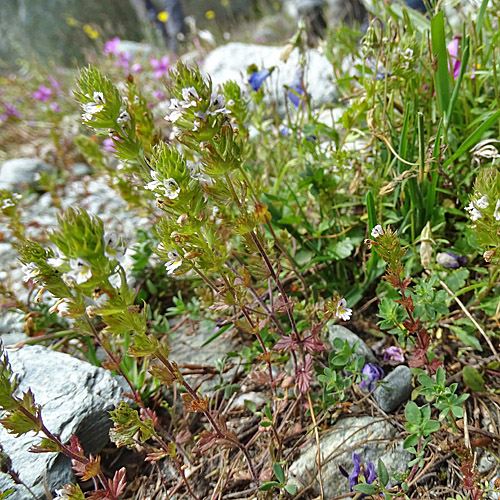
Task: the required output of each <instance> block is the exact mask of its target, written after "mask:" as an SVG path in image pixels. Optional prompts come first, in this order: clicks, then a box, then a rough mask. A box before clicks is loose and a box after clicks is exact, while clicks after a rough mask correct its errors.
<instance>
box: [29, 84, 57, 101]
mask: <svg viewBox="0 0 500 500" xmlns="http://www.w3.org/2000/svg"><path fill="white" fill-rule="evenodd" d="M31 97H33V99H36V100H37V101H41V102H48V101H49V100H50V98H51V97H52V89H49V87H46V86H45V85H43V84H40V85H39V86H38V89H37V90H35V92H33V94H31Z"/></svg>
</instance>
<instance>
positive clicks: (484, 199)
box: [476, 195, 490, 209]
mask: <svg viewBox="0 0 500 500" xmlns="http://www.w3.org/2000/svg"><path fill="white" fill-rule="evenodd" d="M489 205H490V202H489V200H488V196H486V195H484V196H481V198H479V200H477V201H476V207H477V208H482V209H485V208H488V207H489Z"/></svg>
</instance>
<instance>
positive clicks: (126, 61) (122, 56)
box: [115, 52, 132, 68]
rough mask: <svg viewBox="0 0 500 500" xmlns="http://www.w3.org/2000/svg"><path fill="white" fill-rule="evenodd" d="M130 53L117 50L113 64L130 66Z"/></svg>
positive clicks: (120, 66) (121, 66) (123, 66)
mask: <svg viewBox="0 0 500 500" xmlns="http://www.w3.org/2000/svg"><path fill="white" fill-rule="evenodd" d="M131 57H132V54H131V53H130V52H119V53H118V58H117V59H116V61H115V66H116V67H117V68H128V67H129V66H130V58H131Z"/></svg>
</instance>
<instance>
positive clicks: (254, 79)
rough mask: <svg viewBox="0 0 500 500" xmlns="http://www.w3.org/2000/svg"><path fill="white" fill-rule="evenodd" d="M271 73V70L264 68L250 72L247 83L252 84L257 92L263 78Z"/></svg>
mask: <svg viewBox="0 0 500 500" xmlns="http://www.w3.org/2000/svg"><path fill="white" fill-rule="evenodd" d="M270 74H271V70H270V69H267V68H264V69H263V70H261V71H256V72H255V73H252V74H251V75H250V77H249V78H248V83H249V84H250V85H251V86H252V88H253V89H254V90H255V92H257V90H259V89H260V88H261V87H262V84H263V83H264V80H265V79H266V78H267V77H268V76H269V75H270Z"/></svg>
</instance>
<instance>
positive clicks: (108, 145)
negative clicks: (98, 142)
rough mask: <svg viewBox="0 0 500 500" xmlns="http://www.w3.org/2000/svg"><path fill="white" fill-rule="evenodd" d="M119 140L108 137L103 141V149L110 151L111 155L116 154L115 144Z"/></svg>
mask: <svg viewBox="0 0 500 500" xmlns="http://www.w3.org/2000/svg"><path fill="white" fill-rule="evenodd" d="M113 139H114V140H118V138H117V137H108V138H107V139H104V141H102V147H103V148H104V149H105V150H106V151H109V152H110V153H116V152H117V151H116V148H115V143H114V140H113Z"/></svg>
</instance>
